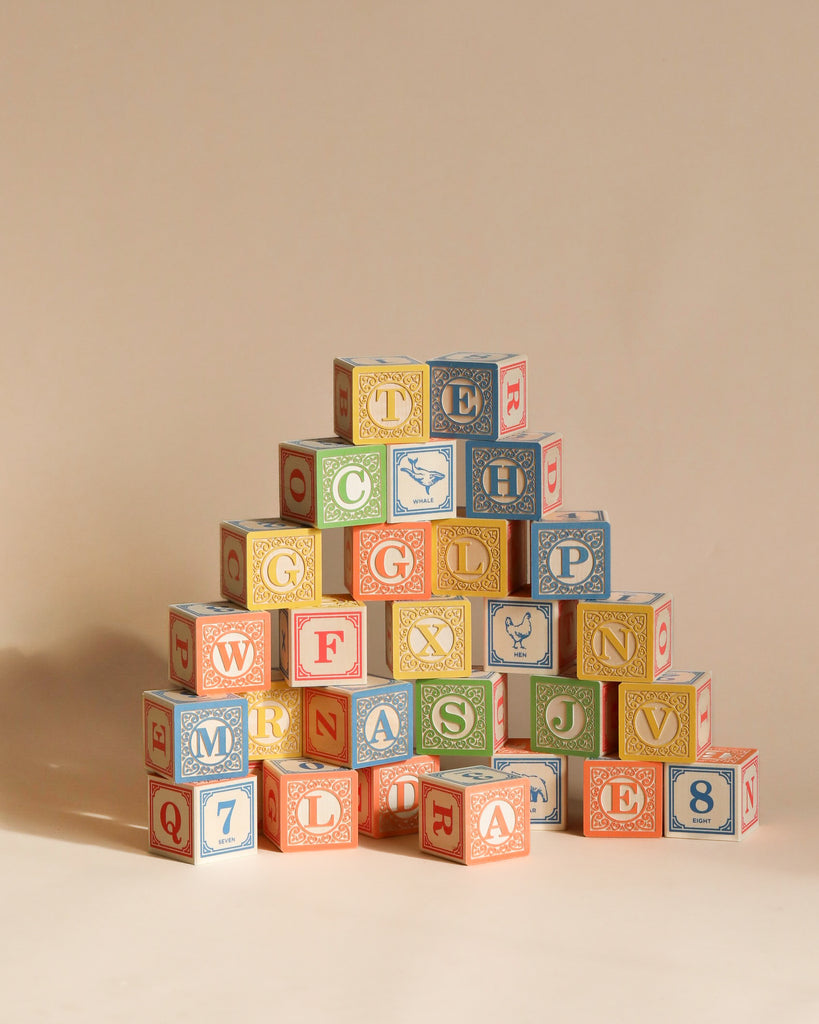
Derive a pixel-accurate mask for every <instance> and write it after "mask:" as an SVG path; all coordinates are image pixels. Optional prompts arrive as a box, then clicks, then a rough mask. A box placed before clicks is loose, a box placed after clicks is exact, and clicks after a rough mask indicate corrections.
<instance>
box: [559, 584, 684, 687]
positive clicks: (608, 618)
mask: <svg viewBox="0 0 819 1024" xmlns="http://www.w3.org/2000/svg"><path fill="white" fill-rule="evenodd" d="M671 622H672V601H671V595H670V594H657V593H641V592H636V591H615V592H614V593H612V594H611V595H610V596H609V597H608V598H607V600H605V601H578V603H577V675H578V678H579V679H601V680H605V681H609V680H611V681H613V682H618V683H625V682H630V683H650V682H653V681H654V680H655V679H656V678H657V676H659V675H661V674H662V673H663V672H666V671H667V670H668V669H670V668H671V636H672V633H671Z"/></svg>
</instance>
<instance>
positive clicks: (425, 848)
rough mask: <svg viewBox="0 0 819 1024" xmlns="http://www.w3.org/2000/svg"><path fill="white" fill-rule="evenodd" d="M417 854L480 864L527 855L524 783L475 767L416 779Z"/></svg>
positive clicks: (527, 814)
mask: <svg viewBox="0 0 819 1024" xmlns="http://www.w3.org/2000/svg"><path fill="white" fill-rule="evenodd" d="M418 831H419V836H420V847H421V851H422V852H423V853H431V854H434V855H435V856H436V857H444V858H446V859H447V860H452V861H457V862H458V863H460V864H482V863H487V862H489V861H494V860H505V859H506V858H509V857H525V856H526V855H527V854H528V853H529V838H530V825H529V781H528V779H524V778H521V777H520V776H516V775H509V774H508V773H506V772H500V771H498V770H497V769H495V768H484V767H481V766H479V765H476V766H474V767H472V768H453V769H450V770H449V771H444V772H431V773H430V774H428V775H422V776H421V793H420V821H419V828H418Z"/></svg>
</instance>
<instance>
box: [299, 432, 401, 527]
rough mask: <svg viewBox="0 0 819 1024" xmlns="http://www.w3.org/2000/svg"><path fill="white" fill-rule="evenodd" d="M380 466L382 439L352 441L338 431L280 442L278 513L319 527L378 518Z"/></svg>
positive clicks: (381, 509) (383, 464) (383, 500)
mask: <svg viewBox="0 0 819 1024" xmlns="http://www.w3.org/2000/svg"><path fill="white" fill-rule="evenodd" d="M386 470H387V460H386V456H385V450H384V445H383V444H368V445H354V444H350V442H349V441H345V440H343V439H342V438H340V437H323V438H317V439H315V440H309V441H288V442H286V443H285V444H280V445H279V500H280V503H281V514H282V518H283V519H292V520H293V521H294V522H297V523H304V524H305V525H306V526H316V527H318V528H319V529H326V528H328V527H332V526H357V525H362V524H366V523H383V522H384V520H385V519H386V518H387V476H386Z"/></svg>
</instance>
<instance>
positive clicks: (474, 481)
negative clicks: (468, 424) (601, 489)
mask: <svg viewBox="0 0 819 1024" xmlns="http://www.w3.org/2000/svg"><path fill="white" fill-rule="evenodd" d="M562 503H563V435H562V434H555V433H538V432H535V431H526V432H524V433H521V434H516V435H515V436H514V437H510V438H509V439H508V440H506V441H467V443H466V514H467V515H468V516H474V517H476V518H481V519H542V518H543V516H545V515H548V513H550V512H554V511H556V510H557V509H559V508H560V506H561V505H562Z"/></svg>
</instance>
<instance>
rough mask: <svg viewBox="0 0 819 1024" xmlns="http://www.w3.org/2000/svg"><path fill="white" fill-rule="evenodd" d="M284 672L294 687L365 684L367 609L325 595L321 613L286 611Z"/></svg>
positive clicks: (315, 610) (283, 617)
mask: <svg viewBox="0 0 819 1024" xmlns="http://www.w3.org/2000/svg"><path fill="white" fill-rule="evenodd" d="M279 668H280V669H281V672H282V675H283V676H284V678H285V679H286V680H287V682H288V683H289V684H290V685H291V686H325V685H330V684H331V683H363V682H364V681H365V680H366V678H367V609H366V607H365V606H364V605H363V604H361V603H360V602H358V601H354V600H353V599H352V598H349V597H347V596H346V595H335V594H325V595H324V597H323V598H322V599H321V604H320V606H319V607H318V608H287V609H282V610H281V611H280V612H279Z"/></svg>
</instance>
